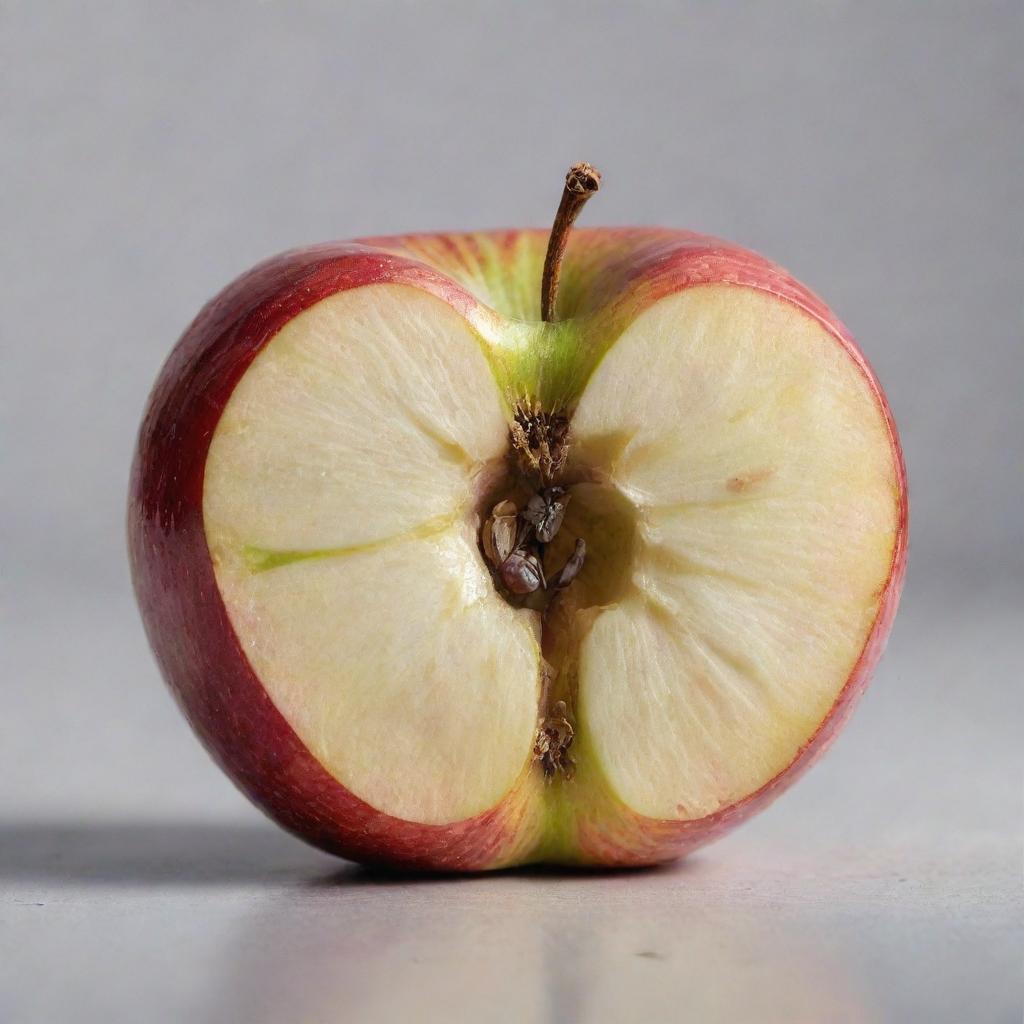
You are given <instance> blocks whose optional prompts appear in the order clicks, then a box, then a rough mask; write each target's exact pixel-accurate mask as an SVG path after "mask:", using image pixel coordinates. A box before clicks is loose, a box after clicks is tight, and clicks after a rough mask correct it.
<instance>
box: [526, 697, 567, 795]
mask: <svg viewBox="0 0 1024 1024" xmlns="http://www.w3.org/2000/svg"><path fill="white" fill-rule="evenodd" d="M568 715H569V712H568V709H567V708H566V706H565V701H564V700H560V701H556V702H555V705H554V707H553V708H552V709H551V714H549V715H546V716H545V717H544V718H543V719H541V723H540V728H539V729H538V730H537V739H536V741H535V742H534V745H533V757H534V760H535V761H539V762H540V766H541V769H542V770H543V772H544V779H545V781H547V782H551V781H552V780H553V779H554V777H555V776H556V775H558V774H559V773H561V774H562V775H563V776H564V778H565V779H566V781H571V780H572V777H573V775H574V774H575V771H576V765H575V762H574V761H573V759H572V757H570V755H569V748H570V747H571V746H572V741H573V739H574V738H575V733H574V731H573V727H572V723H571V722H570V721H569V717H568Z"/></svg>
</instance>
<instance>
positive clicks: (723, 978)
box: [204, 861, 875, 1024]
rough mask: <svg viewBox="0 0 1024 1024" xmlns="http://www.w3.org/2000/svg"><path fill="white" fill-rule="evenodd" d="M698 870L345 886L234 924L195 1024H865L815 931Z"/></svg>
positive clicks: (351, 882)
mask: <svg viewBox="0 0 1024 1024" xmlns="http://www.w3.org/2000/svg"><path fill="white" fill-rule="evenodd" d="M707 870H710V869H707ZM707 870H706V869H705V868H704V866H703V865H702V864H701V863H700V862H697V861H693V862H691V863H689V864H686V865H681V866H678V867H675V868H671V869H667V870H661V871H654V872H645V873H635V874H624V875H623V874H604V875H584V876H579V875H551V874H530V875H522V874H508V875H502V876H499V877H491V878H474V879H468V880H461V881H459V880H427V881H420V882H415V881H411V880H399V879H388V878H387V877H386V876H379V875H373V874H368V873H365V872H361V871H359V870H358V869H356V870H351V871H344V872H341V873H339V874H336V875H334V876H332V877H330V878H329V879H325V880H324V881H322V882H320V883H317V884H314V885H311V886H309V887H308V888H307V889H305V890H304V891H302V892H289V893H285V894H282V895H280V896H278V897H275V898H273V899H271V900H269V901H266V902H262V903H261V905H259V906H257V907H256V908H255V909H252V910H251V911H249V912H248V913H246V914H243V915H242V916H241V917H240V919H239V921H238V923H237V928H236V930H235V932H234V934H233V936H232V937H231V940H230V942H229V944H228V945H227V946H226V948H225V949H224V962H223V964H222V965H220V970H219V972H218V973H219V979H218V980H217V982H216V991H215V992H214V993H211V999H210V1001H209V1003H208V1006H207V1012H206V1014H205V1016H204V1019H205V1020H208V1021H210V1022H215V1021H216V1022H220V1021H223V1020H227V1019H237V1020H246V1021H251V1022H254V1024H263V1022H267V1024H270V1022H275V1024H277V1022H280V1021H283V1020H299V1021H334V1020H353V1021H355V1020H358V1021H391V1020H416V1021H434V1020H438V1021H446V1022H450V1021H453V1020H454V1021H461V1020H474V1019H475V1020H486V1021H492V1020H508V1021H517V1022H532V1021H536V1022H548V1021H550V1022H558V1024H565V1022H571V1021H615V1022H621V1021H638V1022H658V1021H679V1020H694V1021H702V1022H719V1021H722V1022H724V1021H758V1022H773V1021H779V1022H783V1021H784V1022H786V1024H801V1022H806V1024H820V1022H822V1021H829V1022H862V1021H868V1020H872V1019H875V1018H874V1017H873V1015H871V1014H869V1013H868V1012H867V1010H866V1009H865V1007H864V1006H863V1005H862V1003H861V1000H860V998H859V997H858V995H857V993H856V990H855V988H854V986H853V985H852V983H851V980H850V979H849V978H848V977H846V976H845V975H844V971H843V959H842V952H841V950H840V949H839V948H838V947H837V945H836V942H835V936H834V935H830V934H828V933H827V928H826V929H825V930H823V929H822V927H821V926H822V924H823V922H822V921H821V919H818V920H817V921H816V922H814V921H811V922H807V924H808V927H807V928H805V929H802V928H794V927H793V926H792V923H791V922H789V921H785V920H783V918H785V917H787V916H789V915H780V914H778V913H775V912H773V910H772V909H771V908H769V907H767V906H765V905H764V903H763V902H759V901H757V900H756V899H750V898H749V896H750V894H749V892H748V893H746V894H744V893H743V892H741V891H736V890H734V891H732V892H720V893H718V894H713V893H711V892H709V890H708V887H707V885H706V884H705V880H703V879H702V878H701V876H702V874H705V873H707ZM815 925H817V927H815Z"/></svg>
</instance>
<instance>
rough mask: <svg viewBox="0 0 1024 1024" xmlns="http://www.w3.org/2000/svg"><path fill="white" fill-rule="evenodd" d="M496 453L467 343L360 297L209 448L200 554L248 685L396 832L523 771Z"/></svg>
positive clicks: (488, 390) (229, 416)
mask: <svg viewBox="0 0 1024 1024" xmlns="http://www.w3.org/2000/svg"><path fill="white" fill-rule="evenodd" d="M507 432H508V428H507V418H506V414H505V410H504V408H503V405H502V401H501V396H500V395H499V392H498V389H497V387H496V385H495V383H494V380H493V377H492V375H491V372H490V369H489V367H488V364H487V360H486V358H485V356H484V354H483V350H482V348H481V343H480V340H479V338H478V337H477V336H476V335H475V334H474V333H473V331H472V330H471V329H470V327H469V326H468V324H466V322H465V321H464V320H463V319H462V318H461V317H460V316H459V315H458V314H457V313H456V312H455V311H453V310H452V309H451V308H450V307H449V306H448V305H447V304H445V303H443V302H442V301H440V300H439V299H436V298H433V297H432V296H429V295H427V294H425V293H423V292H420V291H416V290H414V289H410V288H405V287H401V286H393V285H381V286H376V285H375V286H369V287H364V288H360V289H355V290H352V291H347V292H343V293H340V294H338V295H335V296H332V297H331V298H328V299H325V300H323V301H321V302H319V303H317V304H316V305H314V306H312V307H310V308H309V309H308V310H306V311H305V312H303V313H302V314H300V315H299V316H297V317H296V318H295V319H294V320H292V321H291V322H290V323H288V324H287V325H286V326H285V327H284V329H282V330H281V331H280V333H279V334H278V335H276V336H275V337H274V338H273V339H272V340H271V341H270V342H269V343H268V344H267V346H266V348H265V349H264V350H263V351H262V352H261V353H260V354H259V356H257V358H256V359H255V360H254V362H253V364H252V366H251V367H250V368H249V369H248V371H247V372H246V373H245V375H244V376H243V378H242V380H241V381H240V382H239V384H238V386H237V387H236V389H235V391H234V393H233V394H232V396H231V398H230V400H229V402H228V404H227V407H226V409H225V411H224V415H223V416H222V418H221V420H220V422H219V423H218V426H217V430H216V432H215V434H214V437H213V440H212V443H211V446H210V451H209V455H208V458H207V464H206V473H205V483H204V499H203V502H204V522H205V528H206V535H207V541H208V544H209V547H210V551H211V555H212V558H213V563H214V570H215V574H216V579H217V583H218V587H219V589H220V591H221V594H222V596H223V598H224V602H225V606H226V608H227V611H228V615H229V617H230V619H231V622H232V625H233V627H234V629H235V632H236V634H237V635H238V637H239V641H240V643H241V644H242V647H243V649H244V651H245V653H246V656H247V657H248V659H249V661H250V664H251V665H252V666H253V668H254V670H255V671H256V674H257V675H258V677H259V678H260V680H261V682H262V683H263V685H264V687H265V688H266V689H267V692H268V693H269V695H270V697H271V699H272V700H273V702H274V703H275V705H276V706H277V708H278V710H280V711H281V713H282V714H283V715H284V717H285V719H286V720H287V721H288V722H289V724H290V725H291V726H292V728H294V729H295V731H296V733H297V734H298V736H299V737H300V739H301V740H302V741H303V742H304V743H305V744H306V745H307V747H308V748H309V749H310V750H311V751H312V752H313V753H314V755H315V756H316V757H317V758H318V759H319V760H320V762H321V763H322V764H323V765H324V766H325V768H326V769H327V770H328V771H329V772H330V773H331V774H332V775H333V776H334V777H335V778H337V779H338V780H339V781H340V782H341V783H342V784H343V785H345V786H346V787H347V788H348V789H349V790H350V791H351V792H353V793H354V794H355V795H356V796H357V797H359V798H360V799H362V800H364V801H366V802H367V803H368V804H370V805H371V806H373V807H374V808H376V809H377V810H380V811H383V812H385V813H387V814H391V815H394V816H396V817H399V818H402V819H403V820H406V821H417V822H423V823H428V824H440V823H444V822H451V821H459V820H463V819H465V818H467V817H471V816H472V815H474V814H477V813H480V812H482V811H485V810H487V809H489V808H491V807H493V806H494V805H495V804H497V803H498V802H499V801H500V800H501V799H502V797H503V796H505V795H506V794H507V793H508V792H509V790H510V789H511V788H512V786H513V785H514V783H515V780H516V778H517V777H518V776H519V775H520V773H521V772H522V770H523V767H524V765H525V764H527V763H528V761H529V757H530V749H531V745H532V742H533V735H534V731H535V727H536V715H537V702H538V687H539V648H538V641H537V638H536V636H535V626H534V622H533V618H532V617H531V615H530V613H528V612H522V611H516V610H513V609H512V608H510V607H509V606H508V605H507V604H506V603H505V602H504V601H503V600H502V599H501V598H500V597H499V596H498V594H497V593H496V592H495V590H494V587H493V585H492V583H491V578H490V575H489V574H488V572H487V570H486V569H485V567H484V565H483V563H482V561H481V559H480V556H479V553H478V551H477V547H476V523H475V513H476V501H477V490H478V488H479V486H480V478H481V475H482V474H485V473H486V472H487V470H488V468H489V466H490V465H491V464H492V463H493V462H494V461H495V460H497V459H500V458H502V457H503V456H504V454H505V451H506V445H507Z"/></svg>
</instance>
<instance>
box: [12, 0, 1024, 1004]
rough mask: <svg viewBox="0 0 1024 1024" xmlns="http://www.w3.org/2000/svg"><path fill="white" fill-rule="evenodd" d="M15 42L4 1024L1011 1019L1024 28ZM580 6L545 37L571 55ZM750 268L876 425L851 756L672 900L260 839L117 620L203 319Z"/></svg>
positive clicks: (430, 22) (45, 7) (870, 21)
mask: <svg viewBox="0 0 1024 1024" xmlns="http://www.w3.org/2000/svg"><path fill="white" fill-rule="evenodd" d="M355 7H356V5H341V4H338V5H335V4H329V3H326V2H324V3H308V2H301V0H300V2H296V3H290V4H283V3H282V4H274V3H264V4H244V5H243V4H238V5H235V4H232V3H226V2H225V3H217V4H211V5H198V4H171V3H166V4H165V3H125V4H117V3H105V4H103V5H102V6H101V7H96V6H94V5H93V6H90V5H77V4H70V3H62V2H49V3H23V4H14V3H9V2H8V3H3V4H2V6H0V10H2V15H0V40H2V46H3V54H2V60H0V74H2V75H3V82H2V108H0V119H2V120H0V138H3V140H4V151H5V159H4V164H3V166H4V171H5V174H4V188H3V189H2V190H0V223H2V224H3V232H4V245H3V247H2V252H0V261H2V262H0V299H2V305H0V308H2V309H3V316H2V317H0V331H2V337H3V360H4V364H3V374H2V376H0V388H2V401H3V405H2V410H0V415H2V417H3V420H2V427H0V429H2V434H0V437H2V446H3V448H2V472H3V496H4V500H3V504H2V508H0V517H2V518H0V529H2V537H3V546H4V547H3V638H2V644H0V667H2V671H3V686H4V693H5V695H7V696H8V700H7V702H6V704H5V708H4V712H3V714H2V715H0V759H2V761H0V769H2V770H0V1019H2V1020H3V1021H4V1024H7V1022H8V1021H10V1022H12V1024H19V1022H22V1021H26V1022H33V1024H34V1022H37V1021H38V1022H47V1024H50V1022H54V1021H64V1020H74V1021H91V1020H103V1021H122V1020H124V1021H129V1020H130V1021H138V1020H146V1021H153V1022H160V1021H176V1020H183V1019H188V1020H199V1021H206V1020H209V1021H218V1022H220V1021H234V1020H249V1021H254V1022H261V1021H268V1022H270V1021H274V1022H277V1021H284V1020H295V1021H320V1020H337V1019H347V1020H360V1021H389V1020H392V1019H395V1020H397V1019H417V1020H426V1021H430V1020H442V1019H443V1020H445V1021H451V1020H460V1019H474V1018H483V1019H491V1020H508V1021H527V1022H528V1021H533V1020H536V1021H548V1020H550V1021H555V1020H557V1021H559V1022H567V1021H573V1020H583V1021H590V1020H624V1019H636V1020H641V1021H643V1020H651V1021H662V1020H666V1021H667V1020H678V1019H686V1017H687V1014H689V1016H690V1017H692V1019H696V1020H707V1021H733V1020H737V1021H747V1020H755V1019H756V1020H759V1021H776V1020H777V1021H815V1022H816V1021H844V1020H850V1021H860V1020H871V1021H876V1020H877V1021H900V1022H902V1021H917V1020H927V1021H950V1022H954V1021H956V1022H959V1021H964V1020H971V1021H1000V1022H1002V1021H1007V1022H1009V1021H1019V1020H1020V1016H1021V1002H1022V982H1021V972H1020V965H1019V960H1020V955H1019V954H1020V948H1021V938H1022V936H1021V882H1020V874H1021V825H1022V808H1021V754H1020V746H1021V744H1020V736H1021V725H1022V714H1021V712H1022V707H1021V686H1020V679H1021V660H1022V658H1021V656H1022V653H1024V644H1022V642H1021V632H1022V631H1021V622H1022V614H1024V596H1022V593H1021V579H1022V575H1024V537H1022V531H1021V527H1020V523H1021V509H1022V507H1024V504H1022V500H1021V499H1022V495H1021V485H1020V484H1021V465H1020V442H1021V438H1022V437H1024V408H1022V403H1021V400H1020V395H1021V391H1022V387H1021V386H1022V383H1024V381H1022V373H1021V369H1022V365H1021V309H1020V278H1021V270H1022V263H1024V260H1022V238H1024V219H1022V209H1024V190H1022V186H1021V175H1020V154H1021V151H1022V143H1024V139H1022V133H1021V123H1020V121H1021V119H1020V112H1021V109H1022V101H1024V89H1022V75H1021V71H1020V62H1019V59H1018V54H1019V50H1020V47H1021V43H1022V42H1024V21H1022V13H1021V12H1022V10H1024V9H1022V8H1021V7H1020V5H1018V4H1015V3H1009V2H1007V3H991V2H990V3H966V2H964V3H959V4H950V3H942V2H939V3H927V4H925V3H921V4H913V3H907V4H889V3H881V2H876V3H861V4H847V3H811V2H807V3H788V4H758V5H754V4H750V5H747V4H740V3H729V4H721V5H714V6H712V5H710V4H707V5H705V4H676V3H667V2H666V3H664V4H659V3H651V2H648V3H637V4H622V3H617V4H605V3H587V4H583V3H573V4H561V5H548V4H541V3H537V4H533V3H524V4H515V5H513V4H509V5H500V6H499V5H489V4H482V5H481V4H469V3H466V4H456V3H440V4H432V5H419V4H414V3H411V2H410V3H390V2H389V3H375V4H372V5H370V4H366V5H363V6H361V7H358V9H352V8H355ZM555 7H557V13H553V10H554V8H555ZM579 158H586V159H589V160H592V161H593V162H594V163H595V164H597V165H598V166H599V167H601V169H602V170H603V171H604V172H605V180H606V187H605V189H604V190H603V191H602V193H601V195H600V196H599V197H598V198H597V199H595V200H594V202H593V204H592V206H591V207H589V208H588V210H587V212H586V213H585V214H584V218H585V220H586V222H587V223H590V224H596V223H600V222H606V223H628V222H645V223H665V224H672V225H682V226H688V227H693V228H697V229H700V230H705V231H709V232H712V233H716V234H720V235H723V236H726V237H731V238H734V239H735V240H737V241H740V242H742V243H745V244H747V245H749V246H751V247H753V248H755V249H759V250H761V251H763V252H765V253H766V254H767V255H769V256H771V257H773V258H774V259H776V260H778V261H779V262H781V263H783V264H784V265H786V266H788V267H789V268H790V269H791V270H792V271H793V272H794V273H796V274H797V276H799V277H801V278H802V279H804V280H805V281H807V283H809V284H810V285H811V286H812V287H813V288H815V289H816V290H818V291H819V292H820V293H821V294H823V295H824V296H825V297H826V298H827V299H828V300H829V302H830V303H831V304H832V306H833V307H834V308H835V309H836V310H837V311H838V312H839V314H840V315H841V316H842V317H843V318H844V319H845V320H846V322H847V323H848V324H849V325H850V327H851V328H852V329H853V331H854V333H855V334H856V335H857V336H858V338H859V339H860V341H861V343H862V345H863V348H864V350H865V352H866V353H867V355H868V357H869V358H870V359H871V361H872V362H873V364H874V365H875V367H876V369H877V370H878V372H879V376H880V377H881V379H882V381H883V384H884V385H885V387H886V390H887V392H888V394H889V396H890V399H891V400H892V405H893V408H894V410H895V413H896V416H897V420H898V422H899V424H900V427H901V431H902V435H903V439H904V442H905V447H906V452H907V460H908V465H909V469H910V481H911V495H912V544H911V570H910V576H909V580H908V586H907V592H906V597H905V602H904V609H903V611H902V612H901V614H900V617H899V618H898V620H897V623H896V629H895V632H894V635H893V639H892V642H891V645H890V650H889V653H888V654H887V656H886V658H885V660H884V661H883V663H882V666H881V668H880V670H879V672H878V674H877V679H876V683H875V685H874V687H873V689H872V690H870V691H869V694H868V696H867V698H866V699H865V702H864V704H863V706H862V709H861V710H860V712H859V713H858V715H857V716H855V718H854V721H853V722H852V724H851V726H850V728H849V729H848V730H847V732H846V733H845V734H844V736H843V737H842V739H841V740H840V741H839V743H838V744H837V746H836V748H835V749H834V750H833V752H832V753H831V754H830V755H829V757H828V758H826V759H825V760H824V761H823V762H822V763H821V764H820V765H819V766H818V767H817V768H816V769H815V770H814V771H813V772H812V773H811V774H810V775H809V776H808V778H807V779H806V780H804V781H803V782H802V783H801V784H800V785H799V786H798V787H797V788H796V789H795V790H793V791H792V792H791V793H789V794H787V795H786V796H785V797H784V798H783V800H782V801H781V802H780V803H778V804H777V805H776V806H775V807H774V808H772V809H771V810H770V811H768V812H767V813H766V814H764V815H762V816H761V817H760V818H759V819H757V820H756V821H755V822H753V823H751V824H750V825H749V826H747V827H746V828H744V829H743V830H741V831H740V832H739V833H738V834H735V835H733V836H730V837H729V838H727V839H726V840H724V841H723V842H721V843H719V844H717V845H715V846H713V847H711V848H709V849H708V850H706V851H704V852H702V853H701V854H699V855H698V856H697V857H695V858H694V859H693V860H692V861H691V862H689V863H688V864H686V865H683V866H681V867H678V868H676V869H673V870H670V871H667V872H657V873H646V874H641V875H626V876H612V877H583V878H572V877H555V876H536V875H527V876H521V875H520V876H516V875H509V876H504V877H502V878H500V879H483V880H471V881H467V882H438V881H426V882H416V883H413V882H411V881H400V880H384V879H379V878H374V877H372V876H367V875H365V874H361V873H359V872H357V871H355V870H354V869H349V868H345V867H343V866H339V865H338V863H337V862H332V861H331V860H330V859H329V858H326V857H322V856H320V855H319V854H316V853H314V852H310V851H307V850H305V849H304V848H303V847H302V846H301V845H299V844H298V843H295V842H294V841H292V840H291V839H289V838H288V837H286V836H283V835H281V834H279V833H278V832H277V831H276V830H275V829H273V827H272V826H269V825H265V824H264V823H263V822H262V820H261V819H260V818H259V816H258V815H257V814H256V813H255V812H254V811H252V810H250V809H249V808H248V806H247V805H246V804H245V803H244V801H243V800H242V799H241V797H239V796H238V795H237V794H236V793H235V792H234V791H233V790H232V789H231V787H230V785H229V784H228V783H227V782H226V781H225V780H224V779H223V778H222V777H221V776H220V775H219V773H218V772H217V770H216V769H215V768H214V767H213V766H212V765H211V764H210V763H209V762H208V761H207V760H206V758H205V755H204V754H203V753H202V752H201V750H200V749H199V748H198V745H197V744H196V743H195V742H194V740H193V739H192V738H191V736H190V735H189V733H188V731H187V727H186V726H185V725H184V723H183V721H182V720H181V719H180V717H179V716H178V715H177V713H176V712H175V710H174V708H173V706H172V705H171V702H170V701H169V699H168V698H167V697H166V695H165V694H164V692H163V691H162V689H161V687H160V684H159V681H158V678H157V673H156V671H155V669H154V667H153V665H152V662H151V659H150V657H149V654H148V652H147V650H146V648H145V642H144V639H143V637H142V633H141V628H140V626H139V624H138V621H137V617H136V615H135V612H134V609H133V606H132V602H131V597H130V593H129V589H128V584H127V575H126V569H125V561H124V555H123V550H122V548H123V539H122V508H123V500H124V490H125V484H126V475H127V465H128V461H129V458H130V452H131V447H132V443H133V440H134V431H135V428H136V425H137V420H138V416H139V413H140V411H141V408H142V404H143V402H144V399H145V394H146V392H147V390H148V387H149V385H150V383H151V382H152V379H153V377H154V376H155V373H156V371H157V369H158V367H159V364H160V362H161V360H162V359H163V357H164V355H165V354H166V352H167V350H168V349H169V347H170V345H171V343H172V342H173V340H174V338H175V337H176V336H177V335H178V334H179V333H180V331H181V329H182V328H183V327H184V326H185V324H186V323H187V322H188V320H189V319H190V318H191V316H192V315H193V314H194V312H195V311H196V309H197V308H198V306H199V304H200V303H201V302H202V301H203V300H204V299H206V298H207V297H208V296H209V295H210V294H211V293H212V292H213V291H214V290H216V289H217V288H219V287H220V286H221V285H222V284H223V283H225V282H226V281H227V280H228V279H230V278H231V277H232V276H234V275H235V274H236V273H238V272H239V271H241V270H242V269H244V268H245V267H246V266H248V265H249V264H251V263H253V262H254V261H255V260H257V259H259V258H261V257H263V256H265V255H268V254H270V253H272V252H274V251H276V250H279V249H282V248H286V247H288V246H292V245H297V244H302V243H304V242H309V241H314V240H318V239H323V238H327V237H344V236H350V235H358V234H360V233H370V232H373V233H383V232H387V231H397V230H416V229H429V228H449V227H476V226H486V225H499V224H520V223H544V222H546V221H547V220H548V219H549V218H550V216H551V213H552V209H553V205H554V203H555V201H556V199H557V191H558V179H559V176H560V174H561V173H562V171H563V170H564V168H565V166H566V165H567V164H568V163H570V162H572V161H573V160H575V159H579Z"/></svg>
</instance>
